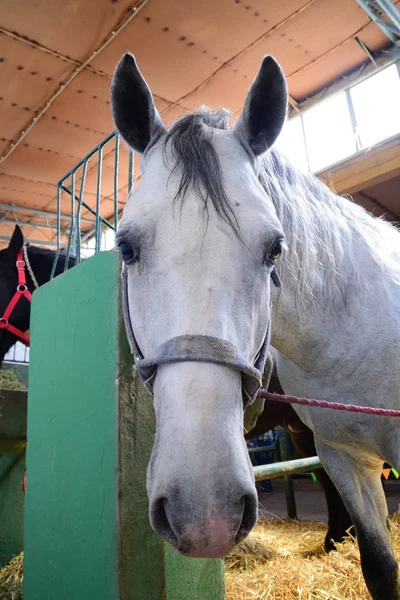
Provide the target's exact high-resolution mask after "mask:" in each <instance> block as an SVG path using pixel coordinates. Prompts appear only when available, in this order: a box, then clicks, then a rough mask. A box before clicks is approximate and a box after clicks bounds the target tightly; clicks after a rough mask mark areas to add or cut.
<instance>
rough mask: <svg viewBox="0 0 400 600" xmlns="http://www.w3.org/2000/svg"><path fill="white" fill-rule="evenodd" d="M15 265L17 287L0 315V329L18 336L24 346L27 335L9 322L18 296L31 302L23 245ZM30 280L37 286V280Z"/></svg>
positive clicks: (27, 340) (26, 344)
mask: <svg viewBox="0 0 400 600" xmlns="http://www.w3.org/2000/svg"><path fill="white" fill-rule="evenodd" d="M24 258H25V260H24ZM16 265H17V273H18V283H17V289H16V291H15V293H14V296H13V297H12V298H11V300H10V302H9V303H8V306H7V308H6V310H5V311H4V313H3V316H2V317H0V329H5V330H6V331H9V332H10V333H12V334H13V335H15V336H16V337H18V338H19V339H20V340H21V342H23V343H24V344H25V346H29V345H30V340H29V337H28V336H27V335H26V334H25V333H24V332H23V331H21V330H20V329H18V328H17V327H14V325H11V323H10V317H11V315H12V313H13V311H14V308H15V307H16V305H17V303H18V301H19V300H20V298H22V296H24V298H26V299H27V300H28V302H32V294H31V292H30V291H29V290H28V287H27V285H26V270H25V269H26V268H27V265H29V259H28V253H27V251H26V247H25V246H24V247H23V249H21V250H18V252H17V261H16ZM29 266H30V265H29ZM32 280H33V282H34V284H35V286H36V287H38V285H37V282H36V280H35V278H34V277H33V278H32Z"/></svg>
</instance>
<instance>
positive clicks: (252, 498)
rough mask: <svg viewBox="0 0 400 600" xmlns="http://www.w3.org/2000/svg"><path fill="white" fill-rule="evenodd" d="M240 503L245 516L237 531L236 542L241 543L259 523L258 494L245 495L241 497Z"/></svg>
mask: <svg viewBox="0 0 400 600" xmlns="http://www.w3.org/2000/svg"><path fill="white" fill-rule="evenodd" d="M240 503H241V504H243V516H242V522H241V523H240V527H239V529H238V531H237V534H236V537H235V542H236V543H239V542H241V541H242V540H243V539H244V538H245V537H247V536H248V535H249V533H250V531H251V530H252V529H253V527H254V525H255V524H256V521H257V496H256V494H245V495H244V496H242V497H241V499H240Z"/></svg>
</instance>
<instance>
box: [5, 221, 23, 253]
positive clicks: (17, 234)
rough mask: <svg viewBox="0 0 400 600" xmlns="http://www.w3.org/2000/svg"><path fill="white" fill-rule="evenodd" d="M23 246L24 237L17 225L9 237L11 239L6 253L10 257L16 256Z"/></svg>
mask: <svg viewBox="0 0 400 600" xmlns="http://www.w3.org/2000/svg"><path fill="white" fill-rule="evenodd" d="M23 245H24V235H23V233H22V231H21V228H20V226H19V225H16V226H15V229H14V233H13V234H12V236H11V239H10V241H9V244H8V251H9V252H10V254H12V255H16V254H17V252H19V251H20V250H21V249H22V246H23Z"/></svg>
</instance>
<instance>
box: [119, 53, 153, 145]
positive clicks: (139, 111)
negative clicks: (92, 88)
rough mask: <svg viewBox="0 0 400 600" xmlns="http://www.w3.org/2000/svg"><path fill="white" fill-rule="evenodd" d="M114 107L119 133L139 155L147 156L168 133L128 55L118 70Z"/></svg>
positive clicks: (131, 56) (137, 70)
mask: <svg viewBox="0 0 400 600" xmlns="http://www.w3.org/2000/svg"><path fill="white" fill-rule="evenodd" d="M111 107H112V114H113V119H114V123H115V125H116V127H117V129H118V131H119V132H120V134H121V135H122V137H123V139H124V140H125V142H126V143H127V144H128V146H130V147H131V148H133V149H134V150H136V151H137V152H140V153H142V152H144V151H145V150H146V148H147V147H148V145H149V143H150V141H151V140H152V138H154V136H156V135H159V134H160V133H162V132H163V131H165V128H164V125H163V123H162V121H161V118H160V115H159V114H158V112H157V109H156V107H155V105H154V100H153V96H152V94H151V91H150V89H149V87H148V85H147V83H146V82H145V80H144V78H143V76H142V74H141V72H140V71H139V69H138V66H137V64H136V61H135V58H134V56H133V55H132V54H130V53H129V52H127V53H126V54H124V56H123V57H122V58H121V60H120V61H119V63H118V65H117V68H116V69H115V73H114V76H113V79H112V83H111Z"/></svg>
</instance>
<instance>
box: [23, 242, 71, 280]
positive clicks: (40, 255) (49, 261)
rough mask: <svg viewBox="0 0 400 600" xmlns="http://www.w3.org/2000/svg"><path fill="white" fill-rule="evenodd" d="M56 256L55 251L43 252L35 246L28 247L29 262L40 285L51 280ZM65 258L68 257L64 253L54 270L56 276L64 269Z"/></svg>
mask: <svg viewBox="0 0 400 600" xmlns="http://www.w3.org/2000/svg"><path fill="white" fill-rule="evenodd" d="M55 256H56V253H55V252H53V251H48V252H43V251H42V250H41V249H38V248H35V247H34V246H32V247H28V258H29V262H30V265H31V267H32V271H33V274H34V276H35V278H36V280H37V282H38V284H39V287H40V286H41V285H43V284H45V283H47V282H48V281H50V279H51V272H52V269H53V264H54V259H55ZM65 260H66V257H65V256H64V255H60V256H59V258H58V261H57V265H56V269H55V272H54V276H55V277H56V276H57V275H60V274H61V273H62V272H63V271H64V266H65ZM70 261H71V259H70ZM29 277H30V275H29Z"/></svg>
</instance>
